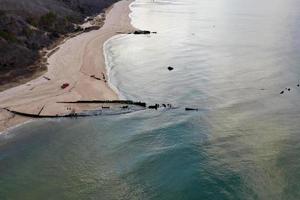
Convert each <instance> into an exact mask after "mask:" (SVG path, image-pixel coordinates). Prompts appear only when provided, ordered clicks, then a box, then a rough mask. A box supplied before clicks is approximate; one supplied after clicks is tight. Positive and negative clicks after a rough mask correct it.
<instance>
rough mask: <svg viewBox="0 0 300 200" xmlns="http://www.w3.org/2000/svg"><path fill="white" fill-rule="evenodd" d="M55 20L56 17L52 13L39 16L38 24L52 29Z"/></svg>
mask: <svg viewBox="0 0 300 200" xmlns="http://www.w3.org/2000/svg"><path fill="white" fill-rule="evenodd" d="M56 19H57V15H56V14H55V13H53V12H48V13H47V14H45V15H43V16H41V18H40V21H39V24H40V26H43V27H49V28H50V27H52V26H53V25H54V23H55V21H56Z"/></svg>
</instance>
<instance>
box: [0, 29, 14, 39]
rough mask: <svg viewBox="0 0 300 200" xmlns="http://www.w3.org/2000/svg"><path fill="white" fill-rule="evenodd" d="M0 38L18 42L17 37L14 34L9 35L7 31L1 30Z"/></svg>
mask: <svg viewBox="0 0 300 200" xmlns="http://www.w3.org/2000/svg"><path fill="white" fill-rule="evenodd" d="M0 37H2V38H3V39H5V40H6V41H8V42H17V38H16V36H15V35H14V34H13V33H9V32H7V31H3V30H0Z"/></svg>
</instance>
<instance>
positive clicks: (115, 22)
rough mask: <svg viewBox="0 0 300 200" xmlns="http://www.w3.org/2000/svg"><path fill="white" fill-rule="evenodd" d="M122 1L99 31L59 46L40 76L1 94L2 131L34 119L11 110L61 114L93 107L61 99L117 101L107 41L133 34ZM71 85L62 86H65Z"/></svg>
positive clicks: (125, 3)
mask: <svg viewBox="0 0 300 200" xmlns="http://www.w3.org/2000/svg"><path fill="white" fill-rule="evenodd" d="M133 1H134V0H129V1H128V0H122V1H119V2H116V3H115V4H113V5H112V6H111V7H110V8H109V9H107V10H106V11H105V16H106V18H105V21H104V24H103V26H102V27H101V28H100V29H99V30H93V31H90V32H84V33H82V34H79V35H77V36H76V37H71V38H69V39H67V40H66V41H64V42H63V43H62V44H60V45H58V46H57V47H56V48H58V49H57V50H56V51H55V52H54V53H53V54H52V55H51V56H50V57H49V58H48V59H47V62H48V63H49V64H48V66H47V72H46V73H44V74H42V75H41V76H40V77H38V78H36V79H34V80H31V81H29V82H27V83H25V84H22V85H19V86H17V87H14V88H11V89H8V90H4V91H2V92H1V93H0V133H4V132H5V131H8V130H11V129H12V128H13V127H16V126H19V125H20V124H23V123H26V122H28V121H30V120H32V118H29V117H22V116H18V115H15V114H13V113H9V112H8V111H6V110H4V108H9V110H13V111H16V112H24V113H28V114H34V115H41V116H47V115H51V116H58V115H65V114H70V113H73V112H80V111H85V110H88V109H90V106H86V107H82V106H81V107H80V106H77V105H61V104H58V103H57V102H59V101H79V100H118V99H119V96H118V94H117V91H115V90H116V88H115V87H113V85H112V84H111V83H110V79H109V78H108V77H109V76H108V75H109V74H108V73H109V67H108V66H107V61H106V57H107V56H106V55H105V50H104V48H105V43H106V42H108V41H109V40H110V39H112V38H113V37H114V36H116V35H120V32H124V33H130V32H132V31H135V30H136V29H135V28H134V27H133V26H132V25H131V18H130V16H129V14H130V12H131V10H130V4H131V3H132V2H133ZM64 84H66V85H68V86H67V87H66V88H63V86H62V85H64Z"/></svg>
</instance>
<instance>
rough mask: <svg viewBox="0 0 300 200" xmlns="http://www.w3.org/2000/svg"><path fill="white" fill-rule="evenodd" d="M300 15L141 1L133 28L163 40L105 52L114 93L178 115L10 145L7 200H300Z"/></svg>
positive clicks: (82, 127)
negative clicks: (188, 109) (165, 106)
mask: <svg viewBox="0 0 300 200" xmlns="http://www.w3.org/2000/svg"><path fill="white" fill-rule="evenodd" d="M299 6H300V2H298V1H296V0H274V1H269V0H243V1H242V0H185V1H183V0H181V1H180V0H169V1H162V0H160V1H158V0H155V1H150V0H149V1H147V0H138V1H136V2H135V3H134V4H133V5H132V10H133V13H132V14H131V16H132V20H133V24H134V25H135V26H136V27H138V28H141V29H147V30H152V31H157V32H158V34H156V35H151V36H145V35H140V36H134V35H127V36H121V37H116V38H114V39H113V40H111V41H110V42H108V43H107V45H106V52H107V56H108V61H109V65H110V67H111V71H110V77H111V82H112V84H114V86H115V87H116V88H118V90H119V91H120V95H121V96H122V97H124V98H127V99H133V100H142V101H146V102H150V103H172V105H174V106H177V107H178V109H173V110H159V111H150V110H148V111H139V112H135V113H130V114H124V115H116V116H101V117H91V118H79V119H72V120H69V119H64V120H49V121H36V122H33V123H30V124H26V125H24V126H21V127H18V128H16V129H14V130H13V131H11V132H10V133H9V134H3V135H1V136H0V199H105V200H106V199H130V200H131V199H159V200H169V199H170V200H173V199H179V200H185V199H187V200H192V199H218V200H219V199H299V198H300V182H299V180H300V172H299V168H300V159H299V157H300V145H299V142H300V136H299V130H300V125H299V119H300V112H299V108H300V107H299V104H300V102H299V97H300V93H299V91H300V89H299V88H298V87H297V86H296V85H297V83H298V81H299V77H300V71H299V65H300V57H299V53H300V48H299V39H298V33H299V27H300V20H299V19H300V18H299V17H300V13H299V12H298V8H299ZM169 65H171V66H173V67H174V68H175V69H174V71H172V72H169V71H168V70H167V66H169ZM285 87H290V88H291V89H292V90H291V91H290V92H288V91H285V93H284V95H280V94H279V93H280V91H281V90H283V89H284V88H285ZM186 106H188V107H195V108H199V109H200V111H199V112H185V111H184V107H186Z"/></svg>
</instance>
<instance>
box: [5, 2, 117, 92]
mask: <svg viewBox="0 0 300 200" xmlns="http://www.w3.org/2000/svg"><path fill="white" fill-rule="evenodd" d="M116 1H117V0H0V86H2V87H0V91H1V90H3V89H6V88H8V87H10V86H14V85H11V83H12V82H15V83H16V82H20V83H21V82H22V80H23V79H26V78H28V77H31V76H32V75H33V74H35V73H37V72H39V71H43V70H44V69H45V67H44V66H43V65H41V64H40V63H38V62H37V60H38V58H39V57H40V50H41V49H43V48H45V47H49V46H50V45H51V44H53V43H54V42H55V41H57V40H58V39H59V38H61V36H62V35H65V34H67V33H72V32H76V31H78V26H76V24H80V23H82V22H83V21H84V19H85V18H86V17H87V16H90V15H94V14H97V13H99V12H101V10H103V9H104V8H106V7H108V6H110V5H111V4H113V3H114V2H116Z"/></svg>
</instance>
